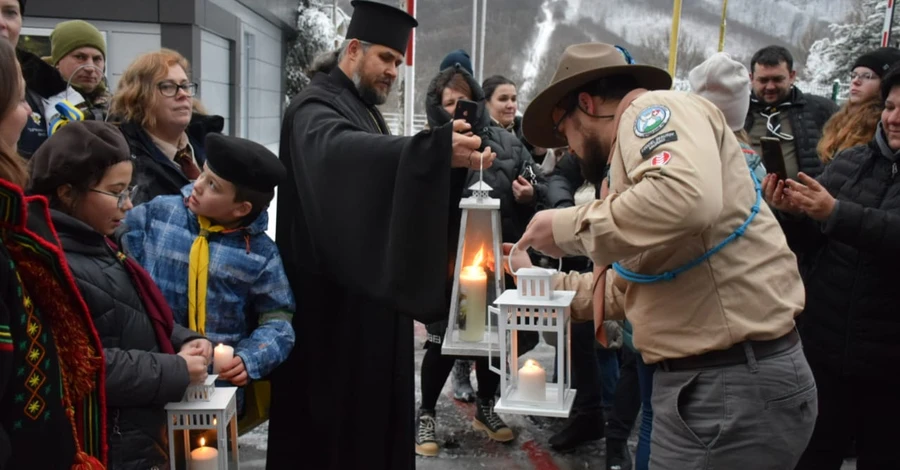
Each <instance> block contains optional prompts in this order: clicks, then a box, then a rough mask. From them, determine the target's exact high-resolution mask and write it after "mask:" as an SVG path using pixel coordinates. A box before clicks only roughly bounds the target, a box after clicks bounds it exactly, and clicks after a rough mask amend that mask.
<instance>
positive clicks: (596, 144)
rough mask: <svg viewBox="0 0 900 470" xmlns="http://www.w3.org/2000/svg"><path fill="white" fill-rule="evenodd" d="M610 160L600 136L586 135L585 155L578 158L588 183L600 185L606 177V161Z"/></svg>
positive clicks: (582, 173)
mask: <svg viewBox="0 0 900 470" xmlns="http://www.w3.org/2000/svg"><path fill="white" fill-rule="evenodd" d="M607 160H609V156H608V155H607V152H604V151H603V146H602V144H601V143H600V138H599V137H598V136H596V135H588V136H585V139H584V155H581V158H579V159H578V163H579V165H580V166H581V176H584V179H585V181H587V182H588V183H591V184H594V185H599V184H600V183H601V182H602V181H603V178H606V162H607Z"/></svg>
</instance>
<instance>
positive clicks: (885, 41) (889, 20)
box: [881, 0, 894, 47]
mask: <svg viewBox="0 0 900 470" xmlns="http://www.w3.org/2000/svg"><path fill="white" fill-rule="evenodd" d="M886 2H887V3H886V4H885V7H884V28H882V29H881V47H888V46H889V45H890V42H891V28H892V27H893V26H894V0H886Z"/></svg>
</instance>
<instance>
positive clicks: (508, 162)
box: [425, 66, 547, 243]
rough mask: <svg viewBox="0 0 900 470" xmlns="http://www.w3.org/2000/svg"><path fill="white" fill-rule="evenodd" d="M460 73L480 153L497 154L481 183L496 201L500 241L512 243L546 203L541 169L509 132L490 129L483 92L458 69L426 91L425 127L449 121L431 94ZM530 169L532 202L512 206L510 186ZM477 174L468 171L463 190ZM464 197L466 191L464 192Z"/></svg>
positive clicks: (435, 94)
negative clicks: (473, 109) (474, 106)
mask: <svg viewBox="0 0 900 470" xmlns="http://www.w3.org/2000/svg"><path fill="white" fill-rule="evenodd" d="M456 73H461V74H463V76H465V78H466V80H467V81H468V83H469V87H470V88H471V89H472V94H473V95H474V96H473V97H472V98H473V99H472V101H475V102H476V103H478V116H477V122H478V125H477V126H476V129H473V132H474V133H475V134H477V135H478V136H479V137H481V145H482V149H483V148H484V147H490V148H491V151H493V152H495V153H496V154H497V158H496V159H495V160H494V164H493V165H492V166H491V167H490V168H489V169H486V170H485V171H484V182H485V183H486V184H487V185H488V186H490V187H491V188H492V189H493V190H492V191H491V197H494V198H497V199H499V200H500V219H501V225H502V227H501V230H502V232H503V241H504V242H510V243H514V242H516V241H518V240H519V238H521V237H522V234H523V233H525V227H526V226H527V225H528V222H529V221H531V217H532V216H533V215H534V213H535V210H539V209H540V208H541V206H540V203H541V202H542V201H544V200H545V199H546V197H545V195H544V194H545V192H546V190H547V184H546V180H545V179H544V176H543V174H542V172H541V168H540V166H539V165H538V164H536V163H535V162H534V159H533V158H532V157H531V154H530V153H529V152H528V150H527V149H526V148H525V145H524V144H523V143H522V141H520V140H519V139H518V138H516V136H515V135H513V134H512V133H511V132H508V131H506V130H505V129H503V128H501V127H497V126H493V125H491V122H492V121H491V116H490V113H489V112H488V111H487V110H486V109H485V107H484V92H483V91H482V90H481V86H480V85H478V82H476V81H475V79H474V78H472V76H471V75H469V74H468V73H467V72H466V71H465V70H463V69H462V68H461V67H459V66H455V67H453V68H448V69H445V70H444V71H442V72H441V73H439V74H438V75H437V76H436V77H435V78H434V79H433V80H432V81H431V84H430V85H429V87H428V95H427V96H426V101H425V112H426V114H427V116H428V125H429V127H431V128H436V127H439V126H442V125H444V124H446V123H447V122H449V121H450V120H451V119H452V116H450V114H449V113H448V112H447V111H446V110H444V108H443V107H442V106H441V91H439V90H435V88H436V87H437V84H438V83H440V82H442V81H446V79H447V77H448V76H451V75H453V74H456ZM526 167H528V168H530V169H531V171H532V172H533V174H534V175H535V184H533V186H534V192H535V194H534V199H533V200H532V202H531V203H528V204H519V203H518V202H516V199H515V197H514V196H513V191H512V182H513V181H515V180H516V178H517V177H518V176H519V175H521V174H522V173H523V171H525V169H526ZM478 178H479V172H478V171H470V172H469V176H468V179H467V181H466V189H467V190H468V188H469V187H470V186H472V185H473V184H475V183H477V182H478ZM466 193H467V194H468V191H466Z"/></svg>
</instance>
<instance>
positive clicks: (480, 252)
mask: <svg viewBox="0 0 900 470" xmlns="http://www.w3.org/2000/svg"><path fill="white" fill-rule="evenodd" d="M482 263H484V245H482V246H481V248H479V249H478V253H475V260H474V261H472V266H481V264H482Z"/></svg>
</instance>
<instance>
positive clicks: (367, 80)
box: [351, 63, 393, 106]
mask: <svg viewBox="0 0 900 470" xmlns="http://www.w3.org/2000/svg"><path fill="white" fill-rule="evenodd" d="M360 68H362V63H360ZM351 79H352V80H353V85H355V86H356V90H357V91H358V92H359V96H360V98H362V100H363V101H365V102H366V103H368V104H370V105H373V106H378V105H381V104H384V103H385V101H387V99H388V94H390V92H391V85H392V84H393V81H392V80H391V79H389V78H382V79H379V78H377V77H366V76H363V75H362V74H361V73H360V70H359V68H358V69H357V70H356V71H355V72H353V77H351ZM377 82H382V83H385V84H386V85H387V90H386V91H385V92H384V93H381V92H379V91H378V89H377V88H375V83H377Z"/></svg>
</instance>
